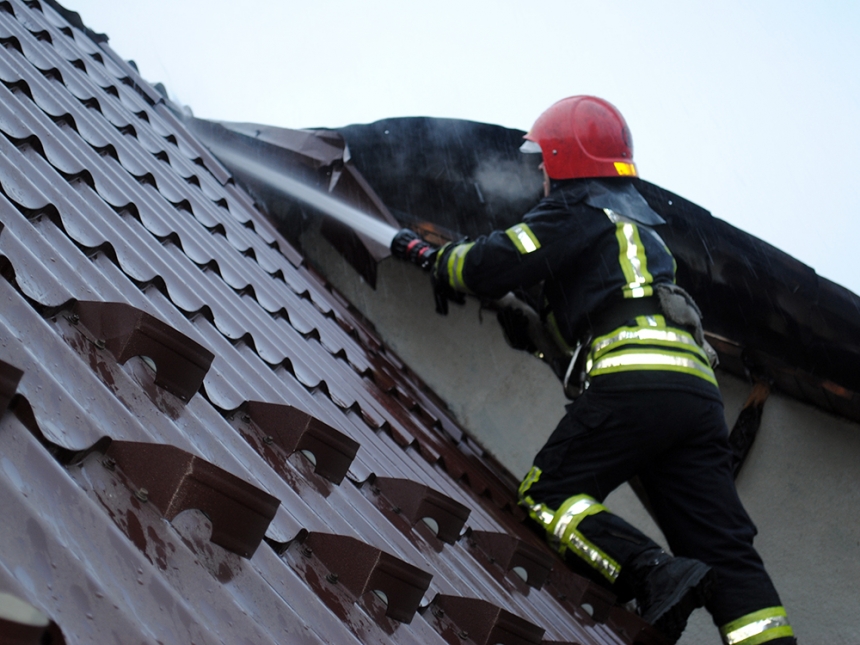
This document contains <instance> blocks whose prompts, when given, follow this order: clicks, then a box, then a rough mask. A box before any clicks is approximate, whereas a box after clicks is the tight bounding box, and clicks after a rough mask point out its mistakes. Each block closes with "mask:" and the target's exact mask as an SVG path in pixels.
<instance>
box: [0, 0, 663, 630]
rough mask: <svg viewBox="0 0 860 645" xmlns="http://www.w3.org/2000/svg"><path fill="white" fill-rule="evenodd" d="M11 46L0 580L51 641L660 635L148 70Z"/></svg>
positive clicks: (4, 15)
mask: <svg viewBox="0 0 860 645" xmlns="http://www.w3.org/2000/svg"><path fill="white" fill-rule="evenodd" d="M0 44H2V45H3V48H2V50H0V273H2V277H3V278H4V279H2V280H0V303H2V304H0V415H2V416H0V517H2V518H3V521H2V523H0V592H6V593H10V594H13V595H15V596H17V597H18V598H20V599H23V600H25V601H27V602H29V603H31V604H32V605H34V606H36V607H37V608H39V609H41V610H42V611H43V612H44V613H45V614H46V615H47V616H48V617H50V619H51V620H52V621H53V625H54V626H53V627H52V630H53V631H52V633H53V634H55V638H54V642H63V640H64V642H67V643H231V644H233V643H355V642H362V643H422V644H424V643H481V644H483V643H497V642H500V643H506V644H511V645H519V644H521V643H541V642H542V641H543V642H545V643H551V642H555V643H580V644H582V645H586V644H590V643H622V642H631V641H632V640H633V639H634V637H635V638H636V639H637V642H643V643H656V642H658V640H657V639H656V637H655V636H654V635H653V632H651V631H650V630H649V629H647V628H645V627H644V626H643V624H642V623H641V621H639V620H638V619H637V618H636V617H635V616H633V615H632V614H630V613H628V612H626V611H624V610H622V609H620V608H617V607H613V606H612V600H613V599H612V598H611V596H609V595H608V594H606V592H603V591H601V590H600V589H599V588H597V587H595V586H594V585H592V584H590V583H587V582H585V581H584V580H583V579H581V578H579V577H577V576H575V575H573V574H572V573H570V572H568V571H567V570H566V569H565V568H564V567H563V566H560V563H559V561H558V560H557V559H556V558H555V557H554V556H552V554H551V553H550V552H549V550H548V549H547V548H546V547H545V546H544V545H543V543H542V541H540V540H538V539H537V538H536V537H535V536H533V535H531V534H530V533H528V532H527V531H525V530H524V529H523V528H522V526H521V525H520V524H519V523H518V520H517V518H518V517H519V515H518V513H517V509H516V508H515V507H514V506H513V503H514V491H513V486H514V485H515V483H514V482H513V481H512V480H511V479H510V477H509V475H507V474H506V473H505V472H504V471H503V470H502V469H501V468H500V467H498V466H497V465H496V464H495V463H494V462H493V461H492V460H491V459H489V458H488V457H487V456H486V455H484V454H483V452H482V450H481V449H480V448H479V447H478V446H477V445H475V444H474V443H472V442H470V441H469V440H468V438H467V437H465V435H463V433H462V432H461V431H460V430H459V428H457V426H456V425H455V423H454V422H453V421H452V420H451V418H450V417H449V416H448V415H447V413H446V412H445V410H444V405H443V404H442V403H441V402H440V401H439V400H438V399H437V398H436V397H435V396H434V395H433V394H432V393H430V392H428V391H426V389H425V388H423V386H422V385H421V383H420V382H418V380H417V379H416V378H415V377H413V376H412V375H411V373H410V372H409V370H408V368H407V367H406V366H404V365H403V364H402V363H401V362H400V361H399V360H398V359H397V357H396V356H394V355H393V354H391V353H390V352H389V351H388V350H387V349H386V348H385V347H384V346H383V345H382V344H381V343H380V342H379V340H378V339H377V338H376V336H375V334H374V332H373V330H372V329H371V328H370V327H369V326H368V325H367V324H366V323H364V322H363V321H362V320H360V319H359V318H358V317H356V316H355V315H353V313H352V312H351V310H350V308H349V306H348V305H347V304H346V303H345V302H344V301H343V300H342V299H341V298H340V297H339V296H338V295H337V294H336V293H333V292H332V291H331V290H330V289H329V288H328V287H327V285H326V284H325V283H324V282H323V281H322V280H320V279H319V278H318V277H317V276H316V275H315V274H314V273H313V272H311V271H310V270H309V269H308V268H307V267H306V266H305V265H304V264H303V260H302V257H301V255H300V254H299V253H297V252H296V251H295V249H293V248H292V247H291V246H290V245H289V244H288V243H287V242H286V241H285V240H284V239H283V238H282V237H281V236H280V235H279V234H278V233H277V232H276V231H275V229H274V227H273V226H272V225H271V224H270V223H269V222H268V221H267V220H266V219H265V218H264V217H263V216H262V215H261V214H260V213H259V212H258V211H257V210H256V209H255V208H254V206H253V204H252V202H251V200H250V199H249V198H248V196H247V195H246V194H245V193H243V192H242V191H241V190H239V189H238V188H236V186H235V185H234V183H233V181H232V179H231V177H230V174H229V173H228V172H227V171H226V170H225V169H224V168H223V167H222V166H221V165H220V164H219V162H218V161H217V160H216V159H215V158H214V157H213V156H212V155H211V154H210V153H209V152H208V151H207V150H206V149H205V148H204V147H203V146H202V145H201V144H200V143H199V142H198V141H197V140H196V139H195V138H194V137H193V136H192V135H191V134H190V133H189V132H188V131H187V130H186V129H185V127H184V126H183V125H182V123H181V121H180V120H179V119H178V118H177V117H176V116H175V115H174V113H173V112H171V110H170V109H169V108H168V107H167V106H166V105H165V103H164V101H163V99H162V97H161V95H160V94H158V93H157V92H156V91H155V90H154V89H153V88H152V87H151V86H150V85H149V84H148V83H146V82H145V81H144V80H143V79H141V78H140V77H139V76H138V74H137V72H136V71H135V70H134V69H133V68H132V67H131V66H129V65H128V64H127V63H125V62H124V61H123V60H121V59H120V58H119V57H118V56H117V55H116V54H115V53H113V52H112V50H111V49H110V48H109V47H108V46H107V45H106V44H105V45H97V44H96V43H94V42H93V41H92V40H90V38H89V37H88V36H87V35H86V34H85V33H84V32H82V31H80V30H78V29H77V28H74V27H72V26H71V25H70V24H69V23H68V22H67V21H66V20H65V19H64V18H63V17H62V16H61V15H60V14H59V13H58V12H57V11H55V10H54V9H52V8H51V7H50V6H48V5H47V4H41V3H39V2H31V3H27V4H25V3H24V2H21V1H20V0H3V1H0ZM422 518H429V519H428V520H426V521H422ZM431 527H432V528H431ZM520 568H521V569H523V570H524V571H525V572H526V573H527V575H528V579H529V583H530V585H531V586H530V585H527V584H524V583H523V582H522V580H521V579H520V577H519V576H518V575H517V573H516V571H515V570H516V569H520ZM550 569H551V571H550ZM545 580H546V582H544V581H545ZM374 591H375V592H376V593H373V592H374ZM584 603H587V604H588V605H590V606H591V608H592V610H593V614H594V617H593V618H592V617H590V616H589V615H588V613H586V611H585V610H584V609H583V608H582V607H581V605H582V604H584ZM13 627H15V626H14V625H12V623H10V622H9V620H8V619H6V618H2V617H0V643H5V642H7V641H5V640H4V639H5V638H7V636H4V634H6V635H8V634H10V633H11V631H10V630H12V628H13ZM19 627H20V626H19ZM59 633H61V634H62V637H58V636H56V635H57V634H59ZM38 637H39V634H36V636H35V637H34V640H33V641H32V642H38Z"/></svg>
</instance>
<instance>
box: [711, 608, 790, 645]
mask: <svg viewBox="0 0 860 645" xmlns="http://www.w3.org/2000/svg"><path fill="white" fill-rule="evenodd" d="M720 634H721V635H722V637H723V642H724V643H725V644H726V645H759V644H760V643H767V642H768V641H772V640H776V639H777V638H785V637H786V636H794V631H793V630H792V629H791V625H789V624H788V616H787V615H786V613H785V609H784V608H783V607H768V608H767V609H761V610H759V611H756V612H753V613H751V614H747V615H746V616H741V617H740V618H738V619H737V620H733V621H732V622H730V623H728V624H727V625H723V626H722V627H720Z"/></svg>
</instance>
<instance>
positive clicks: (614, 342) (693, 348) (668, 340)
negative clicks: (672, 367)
mask: <svg viewBox="0 0 860 645" xmlns="http://www.w3.org/2000/svg"><path fill="white" fill-rule="evenodd" d="M648 318H651V316H648ZM655 322H656V321H655ZM621 344H623V345H625V346H630V345H657V346H660V347H670V348H673V349H679V350H684V351H687V352H692V353H694V354H696V355H697V356H698V357H699V358H701V359H702V360H703V361H704V362H705V363H707V362H708V356H707V355H706V354H705V350H703V349H702V348H701V347H699V344H698V343H697V342H696V339H695V338H693V336H692V335H691V334H689V333H687V332H685V331H682V330H680V329H659V328H656V329H655V328H653V327H638V328H636V327H619V328H618V329H616V330H615V331H613V332H612V333H610V334H607V335H605V336H601V337H599V338H597V339H595V341H594V342H593V343H592V344H591V353H590V356H591V358H592V359H593V360H595V359H598V358H600V357H601V356H603V355H604V354H608V353H610V352H612V351H613V350H615V349H618V346H619V345H621Z"/></svg>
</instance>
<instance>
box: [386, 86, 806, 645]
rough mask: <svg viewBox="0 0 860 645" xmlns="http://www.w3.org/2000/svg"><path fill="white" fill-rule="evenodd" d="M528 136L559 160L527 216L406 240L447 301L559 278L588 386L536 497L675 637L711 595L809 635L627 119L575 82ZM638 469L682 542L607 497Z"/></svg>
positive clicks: (592, 569)
mask: <svg viewBox="0 0 860 645" xmlns="http://www.w3.org/2000/svg"><path fill="white" fill-rule="evenodd" d="M525 140H526V141H525V143H524V144H523V146H522V148H521V150H522V151H523V152H525V153H534V154H535V155H536V156H537V155H540V156H541V158H542V163H541V165H540V168H541V169H542V170H543V174H544V198H543V199H542V200H541V201H540V202H539V203H538V205H537V206H535V207H534V208H533V209H532V210H531V211H530V212H528V213H527V214H526V215H525V216H524V218H523V220H522V222H520V223H519V224H516V225H515V226H512V227H510V228H509V229H507V230H502V231H494V232H492V233H491V234H489V235H487V236H482V237H479V238H478V239H476V240H474V241H468V240H464V241H460V242H456V243H450V244H447V245H445V246H443V247H442V248H441V249H438V248H436V247H434V246H432V245H430V244H427V243H426V242H424V241H423V240H421V239H420V238H419V237H418V236H417V235H416V234H415V233H413V232H412V231H410V230H408V229H403V230H402V231H400V232H399V233H398V234H397V236H396V237H395V239H394V241H393V243H392V253H393V255H395V257H399V258H402V259H406V260H410V261H412V262H414V263H415V264H417V265H419V266H421V267H423V268H425V269H426V270H429V271H431V272H432V278H433V284H434V292H435V294H436V302H437V310H439V311H440V312H442V313H444V312H445V311H446V310H447V300H448V299H449V298H457V297H460V294H463V293H466V294H474V295H476V296H478V297H480V298H484V299H498V298H501V297H503V296H505V295H506V294H509V292H511V291H515V292H517V291H518V290H519V291H525V290H531V292H532V293H533V292H534V290H535V289H536V288H539V289H540V291H541V295H540V301H539V303H538V306H537V309H538V314H539V316H540V320H541V321H542V323H543V324H544V326H545V327H546V328H548V329H549V330H550V331H551V332H552V335H553V337H554V338H555V339H556V341H557V344H558V345H559V346H560V347H562V348H563V349H564V352H565V356H566V357H569V361H567V366H566V369H564V370H563V374H561V373H560V375H561V376H562V378H563V381H564V385H565V387H566V391H567V392H570V391H571V390H579V389H581V390H582V392H581V395H580V396H578V397H577V398H575V400H574V402H573V403H571V404H570V405H568V406H567V407H566V414H565V415H564V417H563V418H562V420H561V421H560V423H559V424H558V427H557V428H556V429H555V431H554V432H553V433H552V435H551V436H550V437H549V439H548V441H547V442H546V444H545V445H544V447H543V448H542V449H541V450H540V452H539V453H538V454H537V456H536V457H535V458H534V465H533V466H532V468H531V470H530V471H529V472H528V474H527V475H526V477H525V478H524V479H523V481H522V483H521V484H520V487H519V502H520V504H522V505H523V506H524V507H525V508H526V509H527V511H528V513H529V515H530V517H531V520H532V521H533V522H534V523H535V525H537V526H538V527H540V530H541V531H542V532H543V533H545V535H546V537H547V539H548V541H549V543H550V544H551V545H552V546H553V547H554V548H555V549H556V550H557V551H558V552H559V553H560V554H561V555H562V556H563V557H564V558H565V560H566V561H567V562H568V563H569V564H570V565H571V566H572V567H573V568H575V569H577V570H579V571H581V572H583V573H586V574H587V575H589V576H590V577H592V578H593V579H596V580H597V581H599V582H601V583H602V584H604V585H606V586H607V587H608V588H610V589H611V590H612V591H613V592H615V593H616V594H617V595H618V597H619V599H621V600H625V599H629V598H635V599H636V601H637V605H638V610H639V612H640V614H641V615H642V617H643V618H644V619H645V620H646V621H648V622H649V623H651V624H652V625H654V626H655V627H656V628H657V629H659V630H660V631H661V632H663V633H664V634H665V635H666V637H667V638H669V639H670V640H671V641H672V642H675V641H676V640H677V639H678V638H679V637H680V635H681V633H682V632H683V630H684V628H685V627H686V623H687V619H688V617H689V615H690V613H691V612H692V611H693V610H694V609H695V608H697V607H700V606H702V605H703V604H704V605H705V606H706V608H707V609H708V611H710V613H711V615H712V616H713V620H714V622H715V624H716V625H717V627H718V628H719V630H720V633H721V635H722V638H723V641H724V642H725V643H727V644H731V645H754V644H755V645H759V644H761V643H767V644H768V645H777V644H785V643H795V642H796V641H795V639H794V636H793V631H792V628H791V626H790V624H789V622H788V619H787V617H786V613H785V610H784V609H783V607H782V605H781V601H780V599H779V596H778V594H777V592H776V589H775V588H774V586H773V584H772V582H771V580H770V578H769V576H768V575H767V573H766V572H765V569H764V565H763V563H762V561H761V558H760V557H759V555H758V553H757V552H756V551H755V549H754V548H753V537H754V535H755V533H756V529H755V527H754V525H753V523H752V521H751V520H750V518H749V516H748V515H747V513H746V511H745V510H744V508H743V506H742V505H741V502H740V499H739V498H738V495H737V492H736V490H735V486H734V480H733V477H732V472H731V468H730V450H729V446H728V430H727V428H726V425H725V420H724V416H723V404H722V399H721V396H720V392H719V390H718V388H717V381H716V378H715V377H714V371H713V369H712V364H713V363H714V362H715V358H716V356H715V354H714V353H713V350H711V348H710V347H709V346H708V345H707V343H706V342H705V340H704V337H703V334H702V328H701V322H700V314H699V311H698V308H697V307H696V305H695V303H694V302H693V301H692V299H691V298H690V297H689V295H688V294H687V293H686V292H685V291H684V290H683V289H681V288H680V287H678V286H677V285H675V269H676V265H675V261H674V259H673V257H672V254H671V252H670V251H669V249H668V248H667V247H666V245H665V244H664V242H663V240H662V239H661V238H660V236H659V235H658V234H657V232H656V231H655V229H654V227H655V226H659V225H661V224H664V223H665V222H664V221H663V220H662V218H661V217H660V216H659V215H658V214H657V213H656V212H654V211H653V210H652V209H651V208H650V207H649V205H648V203H647V202H646V201H645V199H644V198H643V197H642V196H641V195H640V194H639V193H638V191H637V190H636V188H635V186H634V185H633V183H632V182H631V181H630V178H631V177H635V176H636V175H637V170H636V165H635V164H634V162H633V145H632V141H631V136H630V131H629V129H628V128H627V124H626V122H625V121H624V118H623V117H622V116H621V114H620V113H619V112H618V110H617V109H616V108H615V107H613V106H612V105H611V104H609V103H608V102H606V101H604V100H602V99H599V98H596V97H591V96H573V97H569V98H566V99H563V100H561V101H559V102H557V103H556V104H554V105H552V106H551V107H550V108H549V109H547V110H546V111H545V112H544V113H543V114H541V116H540V117H538V119H537V121H536V122H535V124H534V126H533V127H532V129H531V131H530V132H529V133H528V134H527V135H525ZM517 319H518V318H517V317H516V316H514V317H512V318H509V320H517ZM507 331H511V330H507ZM578 382H579V383H578ZM577 385H579V387H576V386H577ZM633 477H638V478H639V480H640V481H641V483H642V486H643V488H644V490H645V492H646V494H647V498H648V500H649V502H650V505H651V510H652V512H653V514H654V516H655V518H656V520H657V522H658V523H659V525H660V528H661V529H662V530H663V533H664V534H665V536H666V539H667V541H668V543H669V546H670V548H671V550H672V554H673V555H670V554H668V553H666V552H665V551H664V550H663V549H662V548H661V547H660V546H659V545H658V544H657V543H655V542H654V541H653V540H652V539H650V538H649V537H647V536H646V535H644V534H643V533H642V532H640V531H639V530H638V529H636V528H635V527H633V526H631V525H630V524H628V523H627V522H626V521H625V520H623V519H622V518H620V517H618V516H617V515H614V514H613V513H611V512H610V511H609V510H608V509H607V508H606V507H605V506H604V505H603V501H604V499H605V498H606V496H607V495H609V493H610V492H612V491H613V490H614V489H615V488H617V487H618V486H619V485H620V484H622V483H624V482H626V481H628V480H630V479H631V478H633Z"/></svg>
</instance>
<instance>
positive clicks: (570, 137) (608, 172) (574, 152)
mask: <svg viewBox="0 0 860 645" xmlns="http://www.w3.org/2000/svg"><path fill="white" fill-rule="evenodd" d="M524 138H525V139H528V141H533V142H534V143H535V144H537V145H538V146H540V151H541V152H542V153H543V163H544V167H545V168H546V172H547V174H548V175H549V176H550V178H552V179H575V178H577V177H619V176H636V174H637V173H636V164H634V163H633V139H632V138H631V136H630V129H629V128H628V127H627V123H626V122H625V121H624V117H623V116H621V113H620V112H619V111H618V110H617V109H616V108H615V106H614V105H612V104H611V103H609V102H607V101H604V100H603V99H599V98H597V97H596V96H571V97H568V98H566V99H562V100H561V101H559V102H558V103H555V104H554V105H552V106H551V107H550V108H549V109H547V110H546V111H545V112H544V113H543V114H541V115H540V116H539V117H538V118H537V121H535V124H534V125H533V126H532V129H531V131H530V132H529V133H528V134H527V135H526V136H525V137H524ZM533 148H534V147H533V146H532V145H530V144H528V143H525V144H523V152H529V151H533V152H537V150H534V149H533Z"/></svg>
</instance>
